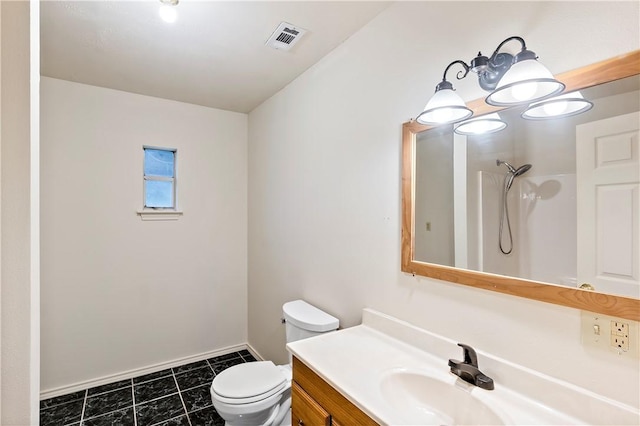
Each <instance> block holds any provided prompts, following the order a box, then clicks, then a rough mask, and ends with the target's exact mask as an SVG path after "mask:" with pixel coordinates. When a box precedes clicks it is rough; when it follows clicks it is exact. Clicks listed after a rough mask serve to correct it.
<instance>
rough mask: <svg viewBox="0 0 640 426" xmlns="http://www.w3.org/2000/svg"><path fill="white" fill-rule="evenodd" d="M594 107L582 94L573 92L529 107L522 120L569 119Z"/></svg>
mask: <svg viewBox="0 0 640 426" xmlns="http://www.w3.org/2000/svg"><path fill="white" fill-rule="evenodd" d="M592 107H593V102H591V101H588V100H586V99H585V98H584V97H583V96H582V94H581V93H580V92H573V93H567V94H564V95H560V96H556V97H554V98H550V99H546V100H544V101H540V102H536V103H533V104H531V105H529V107H528V108H527V109H526V110H525V111H524V112H523V113H522V118H526V119H528V120H547V119H550V118H561V117H569V116H572V115H578V114H582V113H583V112H587V111H589V110H590V109H591V108H592Z"/></svg>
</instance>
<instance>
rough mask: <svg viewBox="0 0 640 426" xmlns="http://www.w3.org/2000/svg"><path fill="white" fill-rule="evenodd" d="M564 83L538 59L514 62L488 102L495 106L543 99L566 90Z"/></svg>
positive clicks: (488, 97)
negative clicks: (554, 76)
mask: <svg viewBox="0 0 640 426" xmlns="http://www.w3.org/2000/svg"><path fill="white" fill-rule="evenodd" d="M564 87H565V86H564V84H563V83H561V82H559V81H558V80H556V79H555V78H553V75H552V74H551V72H550V71H549V70H548V69H547V68H546V67H545V66H544V65H542V64H541V63H540V62H538V61H537V60H536V59H525V60H522V61H520V62H516V63H514V64H513V65H512V66H511V68H509V70H508V71H507V72H506V73H505V75H504V76H503V77H502V78H501V79H500V81H499V82H498V85H497V86H496V90H494V91H493V93H491V94H490V95H489V96H487V99H486V102H487V103H488V104H489V105H495V106H510V105H517V104H521V103H526V102H534V101H538V100H542V99H545V98H548V97H551V96H554V95H557V94H558V93H560V92H562V91H563V90H564Z"/></svg>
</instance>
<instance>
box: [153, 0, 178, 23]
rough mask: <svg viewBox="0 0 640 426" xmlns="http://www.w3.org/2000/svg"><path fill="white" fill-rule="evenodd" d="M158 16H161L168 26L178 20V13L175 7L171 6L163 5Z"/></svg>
mask: <svg viewBox="0 0 640 426" xmlns="http://www.w3.org/2000/svg"><path fill="white" fill-rule="evenodd" d="M176 4H177V2H176ZM158 14H159V15H160V18H162V20H163V21H164V22H166V23H168V24H173V23H174V22H176V20H177V19H178V11H177V10H176V8H175V6H171V5H170V4H163V5H162V6H160V10H159V11H158Z"/></svg>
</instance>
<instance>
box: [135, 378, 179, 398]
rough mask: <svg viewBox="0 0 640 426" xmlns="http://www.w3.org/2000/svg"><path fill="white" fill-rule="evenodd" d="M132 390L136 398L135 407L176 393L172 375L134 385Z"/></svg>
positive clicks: (176, 388) (176, 389)
mask: <svg viewBox="0 0 640 426" xmlns="http://www.w3.org/2000/svg"><path fill="white" fill-rule="evenodd" d="M133 389H134V392H135V396H136V405H137V404H142V403H145V402H147V401H151V400H152V399H156V398H161V397H163V396H167V395H170V394H172V393H176V392H178V387H177V386H176V381H175V380H174V379H173V375H171V376H167V377H162V378H160V379H157V380H152V381H150V382H144V383H140V384H138V385H135V386H134V387H133Z"/></svg>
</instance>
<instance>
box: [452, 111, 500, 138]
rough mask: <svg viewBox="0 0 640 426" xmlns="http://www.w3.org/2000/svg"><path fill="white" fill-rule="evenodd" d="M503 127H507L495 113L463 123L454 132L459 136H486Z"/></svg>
mask: <svg viewBox="0 0 640 426" xmlns="http://www.w3.org/2000/svg"><path fill="white" fill-rule="evenodd" d="M505 127H507V123H506V122H504V121H502V119H501V118H500V116H499V115H498V113H497V112H494V113H492V114H487V115H483V116H480V117H475V118H471V119H469V120H467V121H463V122H462V123H460V125H458V126H457V127H456V128H455V130H454V132H456V133H457V134H459V135H486V134H488V133H495V132H499V131H500V130H502V129H504V128H505Z"/></svg>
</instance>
